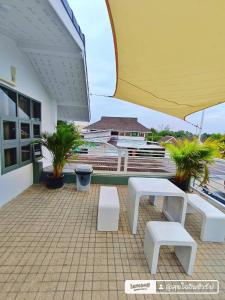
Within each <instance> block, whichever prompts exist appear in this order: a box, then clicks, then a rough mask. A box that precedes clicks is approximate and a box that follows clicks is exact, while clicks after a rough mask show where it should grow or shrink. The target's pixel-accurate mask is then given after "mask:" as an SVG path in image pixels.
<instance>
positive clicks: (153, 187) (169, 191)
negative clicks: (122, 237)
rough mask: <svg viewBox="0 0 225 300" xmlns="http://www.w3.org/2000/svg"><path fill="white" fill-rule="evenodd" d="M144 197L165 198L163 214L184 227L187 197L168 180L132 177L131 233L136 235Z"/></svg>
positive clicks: (130, 183)
mask: <svg viewBox="0 0 225 300" xmlns="http://www.w3.org/2000/svg"><path fill="white" fill-rule="evenodd" d="M142 196H154V197H157V196H163V197H164V202H163V213H164V215H165V216H166V218H167V219H168V220H169V221H173V222H179V223H181V224H182V225H184V222H185V216H186V210H187V196H186V194H185V192H184V191H182V190H181V189H179V188H178V187H177V186H176V185H174V184H173V183H172V182H170V181H169V180H168V179H163V178H141V177H131V178H129V180H128V197H127V215H128V221H129V224H130V228H131V232H132V233H133V234H136V232H137V224H138V211H139V202H140V198H141V197H142Z"/></svg>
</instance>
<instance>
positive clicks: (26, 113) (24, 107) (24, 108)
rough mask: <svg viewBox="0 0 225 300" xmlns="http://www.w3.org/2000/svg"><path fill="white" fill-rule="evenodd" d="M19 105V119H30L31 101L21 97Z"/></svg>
mask: <svg viewBox="0 0 225 300" xmlns="http://www.w3.org/2000/svg"><path fill="white" fill-rule="evenodd" d="M18 100H19V101H18V103H19V117H20V118H22V119H29V118H30V99H29V98H27V97H25V96H23V95H19V99H18Z"/></svg>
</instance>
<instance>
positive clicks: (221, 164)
mask: <svg viewBox="0 0 225 300" xmlns="http://www.w3.org/2000/svg"><path fill="white" fill-rule="evenodd" d="M192 187H193V189H194V190H196V191H198V192H199V193H201V194H203V195H205V196H207V198H208V199H210V200H211V201H212V202H214V204H217V205H218V204H219V206H222V207H225V161H224V160H218V159H216V160H215V164H213V165H212V166H210V179H209V182H208V183H207V184H205V185H204V186H202V185H201V184H200V180H195V181H193V183H192Z"/></svg>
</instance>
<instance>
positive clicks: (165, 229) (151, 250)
mask: <svg viewBox="0 0 225 300" xmlns="http://www.w3.org/2000/svg"><path fill="white" fill-rule="evenodd" d="M165 245H166V246H175V254H176V256H177V258H178V260H179V261H180V263H181V265H182V266H183V268H184V270H185V271H186V273H187V274H188V275H191V274H192V272H193V268H194V263H195V257H196V252H197V243H196V242H195V241H194V240H193V238H192V237H191V236H190V234H189V233H188V232H187V231H186V230H185V229H184V227H183V226H182V225H181V224H180V223H178V222H160V221H152V222H148V223H147V225H146V228H145V239H144V253H145V256H146V259H147V262H148V265H149V269H150V272H151V274H156V270H157V265H158V257H159V250H160V246H165Z"/></svg>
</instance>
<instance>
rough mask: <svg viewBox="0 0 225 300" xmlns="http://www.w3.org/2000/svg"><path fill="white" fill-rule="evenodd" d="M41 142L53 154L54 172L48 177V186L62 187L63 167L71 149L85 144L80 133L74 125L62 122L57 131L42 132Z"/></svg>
mask: <svg viewBox="0 0 225 300" xmlns="http://www.w3.org/2000/svg"><path fill="white" fill-rule="evenodd" d="M39 142H40V143H41V144H42V145H43V146H44V147H46V148H47V149H48V150H49V152H50V153H51V154H52V165H53V173H52V174H49V175H48V177H47V187H49V188H60V187H62V186H63V183H64V175H63V168H64V166H65V163H66V162H67V159H68V156H69V153H70V151H71V149H72V148H74V147H78V146H80V145H82V144H83V141H82V139H81V136H80V133H79V131H78V129H77V128H76V127H75V126H74V125H72V124H67V123H65V122H60V123H58V125H57V127H56V132H54V133H52V134H49V133H44V134H42V136H41V139H40V141H39Z"/></svg>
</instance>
